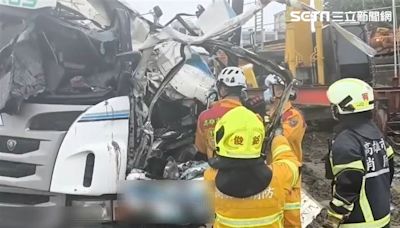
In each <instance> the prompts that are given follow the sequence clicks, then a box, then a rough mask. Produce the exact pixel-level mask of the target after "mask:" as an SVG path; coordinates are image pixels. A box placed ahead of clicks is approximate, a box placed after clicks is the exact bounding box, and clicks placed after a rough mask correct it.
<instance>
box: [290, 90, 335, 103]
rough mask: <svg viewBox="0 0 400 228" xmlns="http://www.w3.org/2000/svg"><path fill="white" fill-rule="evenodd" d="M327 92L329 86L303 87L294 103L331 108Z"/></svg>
mask: <svg viewBox="0 0 400 228" xmlns="http://www.w3.org/2000/svg"><path fill="white" fill-rule="evenodd" d="M327 90H328V86H315V87H301V88H299V89H298V91H297V98H296V100H295V101H294V103H295V104H297V105H302V106H329V105H330V103H329V100H328V97H327V96H326V91H327Z"/></svg>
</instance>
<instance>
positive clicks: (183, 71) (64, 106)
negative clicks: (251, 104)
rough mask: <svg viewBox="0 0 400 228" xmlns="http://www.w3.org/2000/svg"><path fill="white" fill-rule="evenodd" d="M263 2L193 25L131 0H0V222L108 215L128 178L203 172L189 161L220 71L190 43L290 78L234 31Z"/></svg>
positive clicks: (44, 223)
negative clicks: (174, 24)
mask: <svg viewBox="0 0 400 228" xmlns="http://www.w3.org/2000/svg"><path fill="white" fill-rule="evenodd" d="M224 4H225V3H224ZM264 6H265V4H261V3H260V4H259V5H257V6H255V7H253V8H252V9H249V10H247V11H246V12H244V13H242V14H240V15H231V14H229V13H230V12H228V13H226V14H225V15H228V16H227V17H225V18H220V19H221V20H220V22H221V23H215V21H213V20H214V18H213V20H208V22H205V23H204V24H206V25H207V24H208V27H207V26H206V25H205V26H206V27H205V29H204V28H203V32H204V34H201V35H197V36H194V35H193V36H188V35H186V34H183V33H180V32H179V31H177V30H174V29H173V28H171V27H169V26H162V25H160V24H159V23H158V17H159V16H160V14H161V13H160V10H159V9H156V8H155V9H154V14H155V20H154V22H151V21H149V20H147V19H146V18H144V17H143V16H142V15H140V14H139V13H138V12H136V11H135V10H134V7H132V6H131V5H130V4H129V1H124V0H113V1H111V0H98V1H90V0H88V1H86V0H75V1H74V0H42V1H39V0H37V1H36V0H34V1H31V0H29V1H28V0H27V1H0V45H1V46H0V220H1V223H2V225H3V226H5V227H28V226H29V227H41V228H44V227H55V225H54V222H57V220H59V218H60V217H61V216H63V215H64V213H65V212H68V213H69V212H71V213H73V215H74V216H77V218H76V219H78V220H79V221H85V222H90V223H96V224H98V223H113V222H115V219H116V218H117V217H118V213H117V212H118V209H117V208H118V198H117V195H118V193H121V192H120V189H119V186H120V184H121V182H125V181H126V180H127V179H130V180H137V179H140V178H141V174H143V176H144V177H145V178H147V179H185V180H186V179H193V178H195V177H196V176H198V175H200V176H201V174H202V173H201V170H203V171H204V167H200V168H198V167H195V169H194V170H193V171H190V168H192V167H191V166H190V165H187V164H186V162H191V160H192V159H193V157H194V154H195V153H196V150H195V149H194V148H193V142H194V140H193V138H194V131H195V128H196V120H197V117H198V114H199V113H200V112H201V111H202V110H203V109H204V108H205V106H206V104H207V101H208V93H209V90H212V87H213V86H214V84H215V77H214V76H213V74H212V73H211V69H210V66H208V65H207V64H206V62H205V61H204V60H203V59H202V58H201V55H200V54H199V51H196V48H195V46H197V50H199V48H202V49H207V50H208V51H209V53H211V54H212V55H213V54H214V53H213V51H214V50H218V49H222V50H225V51H227V52H229V53H230V55H235V56H238V57H240V58H243V59H246V60H247V61H249V62H251V63H253V64H255V65H257V66H260V67H262V68H264V69H265V70H268V71H271V72H274V73H275V74H277V75H280V76H281V77H283V78H286V80H287V81H289V80H291V79H292V78H291V74H290V72H289V71H287V70H286V69H284V68H282V67H280V66H278V65H277V64H274V63H272V62H270V61H268V60H264V59H261V58H259V57H258V56H257V55H255V54H254V53H251V52H249V51H247V50H245V49H242V48H241V47H239V46H235V45H233V44H232V43H230V42H229V41H227V38H229V37H230V36H231V34H232V33H231V32H232V31H234V30H236V29H237V28H238V27H240V26H241V25H242V24H243V23H245V22H246V21H247V20H249V19H250V18H251V17H252V16H253V14H254V13H256V12H258V11H260V10H261V9H262V8H263V7H264ZM225 12H226V11H225ZM214 13H215V12H214ZM214 13H212V14H214ZM204 14H207V11H205V12H204ZM218 16H220V17H221V16H223V13H219V14H218ZM200 19H201V17H200ZM200 19H199V20H200ZM205 19H207V18H205ZM174 20H175V19H174ZM182 24H184V23H182ZM186 26H187V25H186ZM189 30H190V31H194V32H195V31H196V30H194V29H193V28H190V26H189ZM203 163H204V162H203ZM194 165H196V164H194ZM203 165H204V164H203ZM188 170H189V172H185V171H188ZM199 170H200V171H199ZM138 176H139V177H138ZM128 177H130V178H128ZM65 207H68V209H66V208H65ZM71 208H72V210H71ZM183 211H185V210H183ZM186 211H187V212H190V211H188V210H186ZM36 213H38V214H36ZM22 215H24V216H22ZM25 215H32V217H28V216H25ZM39 216H40V217H39ZM34 222H35V223H34ZM28 224H29V225H28Z"/></svg>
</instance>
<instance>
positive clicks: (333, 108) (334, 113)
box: [331, 105, 339, 121]
mask: <svg viewBox="0 0 400 228" xmlns="http://www.w3.org/2000/svg"><path fill="white" fill-rule="evenodd" d="M331 114H332V118H333V119H334V120H336V121H339V110H338V108H337V107H336V106H334V105H331Z"/></svg>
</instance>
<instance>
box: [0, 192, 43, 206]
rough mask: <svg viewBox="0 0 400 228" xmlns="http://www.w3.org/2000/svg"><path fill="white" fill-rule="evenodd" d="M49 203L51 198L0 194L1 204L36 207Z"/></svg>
mask: <svg viewBox="0 0 400 228" xmlns="http://www.w3.org/2000/svg"><path fill="white" fill-rule="evenodd" d="M49 201H50V196H44V195H30V194H17V193H8V192H0V203H2V204H24V205H36V204H42V203H47V202H49Z"/></svg>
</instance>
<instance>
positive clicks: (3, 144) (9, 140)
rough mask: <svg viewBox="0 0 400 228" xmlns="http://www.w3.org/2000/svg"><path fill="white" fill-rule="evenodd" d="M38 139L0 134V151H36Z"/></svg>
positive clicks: (13, 152)
mask: <svg viewBox="0 0 400 228" xmlns="http://www.w3.org/2000/svg"><path fill="white" fill-rule="evenodd" d="M39 146H40V140H37V139H27V138H16V137H6V136H0V153H9V154H26V153H29V152H33V151H37V150H38V149H39Z"/></svg>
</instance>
